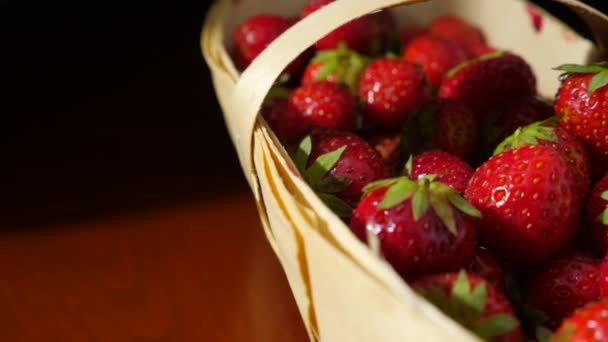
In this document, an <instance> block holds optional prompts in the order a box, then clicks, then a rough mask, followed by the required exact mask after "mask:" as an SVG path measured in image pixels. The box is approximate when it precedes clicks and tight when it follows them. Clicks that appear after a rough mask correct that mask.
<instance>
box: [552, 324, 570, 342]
mask: <svg viewBox="0 0 608 342" xmlns="http://www.w3.org/2000/svg"><path fill="white" fill-rule="evenodd" d="M575 332H576V326H575V325H574V324H569V323H566V326H565V327H564V328H562V329H560V331H559V332H558V333H556V334H555V335H553V338H551V340H550V341H551V342H570V341H571V340H572V336H574V333H575Z"/></svg>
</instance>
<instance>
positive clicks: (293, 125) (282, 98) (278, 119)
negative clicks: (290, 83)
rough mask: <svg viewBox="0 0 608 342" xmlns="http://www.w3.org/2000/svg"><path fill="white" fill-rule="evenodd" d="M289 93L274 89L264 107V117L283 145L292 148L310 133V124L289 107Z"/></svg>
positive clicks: (281, 89) (277, 88)
mask: <svg viewBox="0 0 608 342" xmlns="http://www.w3.org/2000/svg"><path fill="white" fill-rule="evenodd" d="M288 98H289V91H288V90H287V89H285V88H281V87H275V88H272V89H271V91H270V93H269V94H268V96H267V97H266V100H265V101H264V106H263V107H262V116H263V117H264V119H265V120H266V122H267V123H268V125H269V126H270V128H271V129H272V131H273V132H274V133H275V134H276V136H277V138H279V141H281V143H283V144H285V145H287V146H291V145H293V144H297V143H299V142H300V141H301V140H302V138H304V136H305V135H306V134H308V132H309V131H310V129H311V128H310V125H309V123H308V122H307V121H306V120H305V119H304V117H303V116H301V115H299V114H298V113H297V112H296V111H294V110H293V109H292V108H291V106H289V101H288Z"/></svg>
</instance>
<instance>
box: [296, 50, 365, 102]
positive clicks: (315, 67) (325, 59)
mask: <svg viewBox="0 0 608 342" xmlns="http://www.w3.org/2000/svg"><path fill="white" fill-rule="evenodd" d="M368 63H369V60H368V58H367V57H365V56H363V55H360V54H358V53H357V52H355V51H352V50H349V49H348V47H346V45H344V44H340V47H338V48H337V49H336V50H327V51H321V52H319V53H317V55H316V56H315V58H313V60H312V62H311V63H310V64H309V65H308V66H307V67H306V69H305V70H304V75H303V76H302V84H311V83H315V82H319V81H327V82H330V83H334V84H343V85H345V86H346V87H348V89H350V91H351V92H352V93H353V94H356V93H357V88H358V86H359V79H360V78H361V74H362V73H363V70H364V69H365V67H366V66H367V64H368Z"/></svg>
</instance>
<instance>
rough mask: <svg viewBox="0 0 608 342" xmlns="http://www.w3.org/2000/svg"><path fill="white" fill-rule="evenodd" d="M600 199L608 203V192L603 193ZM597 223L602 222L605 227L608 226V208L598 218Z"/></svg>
mask: <svg viewBox="0 0 608 342" xmlns="http://www.w3.org/2000/svg"><path fill="white" fill-rule="evenodd" d="M600 198H601V199H603V200H604V201H608V191H604V192H602V194H601V195H600ZM597 221H598V222H601V223H602V224H603V225H605V226H608V207H607V208H606V209H604V211H602V213H601V214H600V216H598V218H597Z"/></svg>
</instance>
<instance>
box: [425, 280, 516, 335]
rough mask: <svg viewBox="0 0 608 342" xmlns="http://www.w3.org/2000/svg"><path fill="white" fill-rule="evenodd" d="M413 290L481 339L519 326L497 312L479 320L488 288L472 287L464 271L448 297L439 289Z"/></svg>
mask: <svg viewBox="0 0 608 342" xmlns="http://www.w3.org/2000/svg"><path fill="white" fill-rule="evenodd" d="M416 291H417V292H418V293H419V294H420V295H422V296H423V297H425V298H426V299H427V300H428V301H429V302H431V303H433V304H434V305H435V306H437V307H438V308H439V309H440V310H441V311H443V312H444V313H445V314H446V315H448V316H450V317H452V318H453V319H455V320H456V321H457V322H459V323H460V324H462V325H463V326H465V327H466V328H468V329H470V330H471V331H472V332H473V333H475V334H476V335H477V336H479V337H480V338H482V339H485V340H491V339H493V338H496V337H500V336H502V335H505V334H508V333H510V332H512V331H513V330H515V329H517V327H518V326H519V322H518V321H517V319H516V318H515V317H514V316H513V315H510V314H503V313H500V314H496V315H493V316H490V317H485V318H482V316H483V313H484V311H485V310H486V305H487V301H488V289H487V287H486V284H485V282H480V283H479V284H477V285H476V286H472V285H471V283H470V281H469V278H468V276H467V273H466V272H465V271H460V273H459V275H458V279H457V280H456V281H455V282H454V284H453V285H452V291H451V293H450V294H446V293H444V292H443V291H442V290H441V289H439V288H431V289H421V288H418V289H416Z"/></svg>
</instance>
